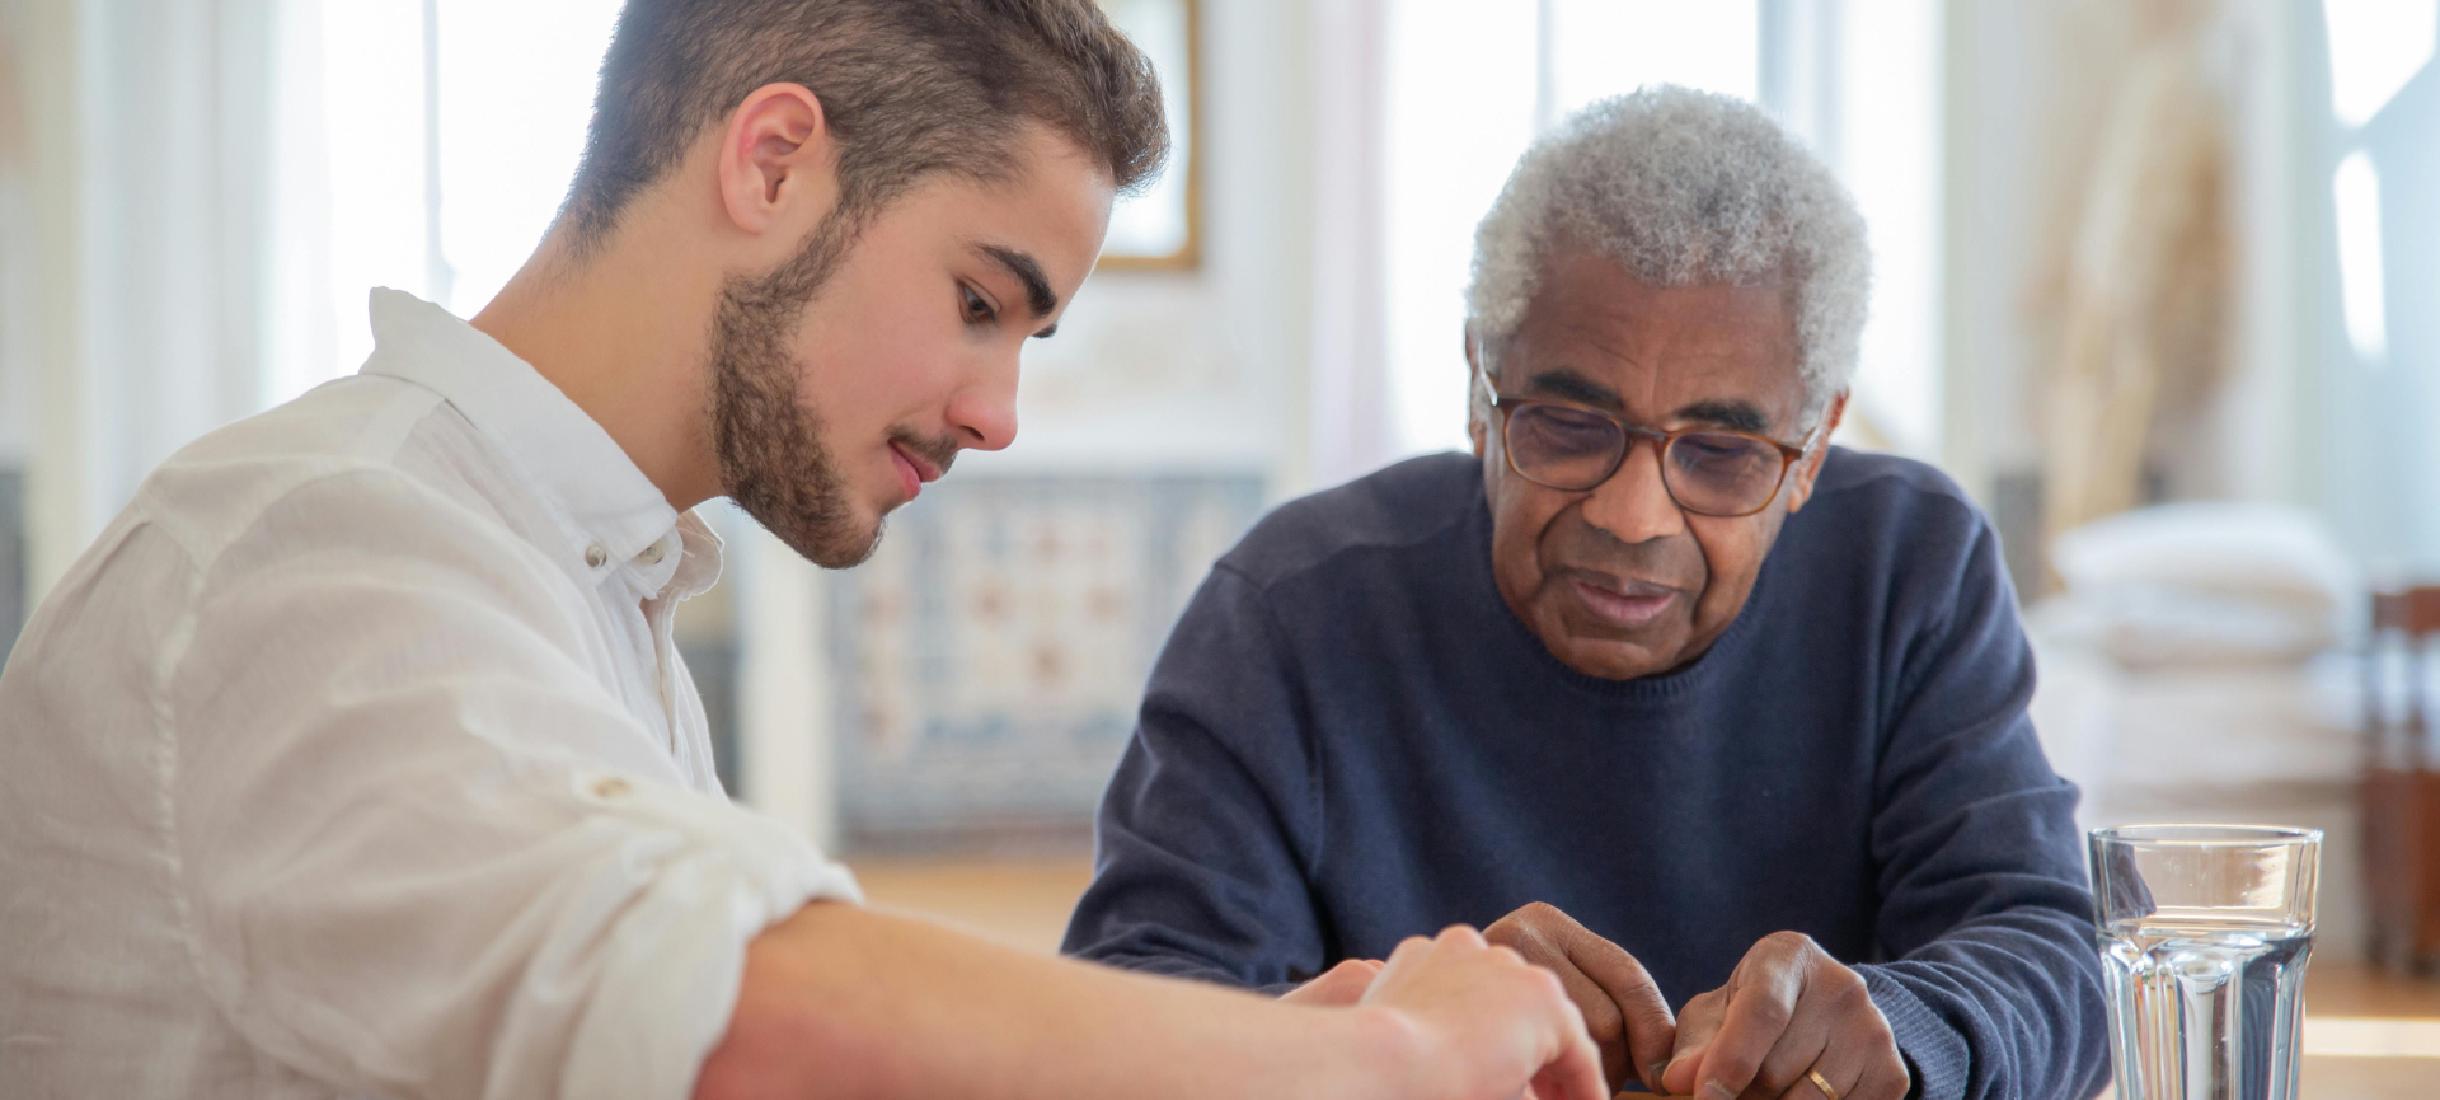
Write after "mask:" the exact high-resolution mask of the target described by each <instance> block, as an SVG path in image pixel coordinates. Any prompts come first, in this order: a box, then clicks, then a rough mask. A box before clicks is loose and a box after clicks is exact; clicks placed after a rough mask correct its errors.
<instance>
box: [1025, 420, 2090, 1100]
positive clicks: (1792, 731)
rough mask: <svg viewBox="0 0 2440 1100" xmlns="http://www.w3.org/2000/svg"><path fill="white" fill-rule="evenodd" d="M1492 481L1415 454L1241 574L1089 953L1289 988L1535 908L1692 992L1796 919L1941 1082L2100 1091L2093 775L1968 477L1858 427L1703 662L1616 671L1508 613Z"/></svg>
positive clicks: (1224, 604)
mask: <svg viewBox="0 0 2440 1100" xmlns="http://www.w3.org/2000/svg"><path fill="white" fill-rule="evenodd" d="M1481 476H1482V475H1481V466H1480V465H1479V463H1478V462H1477V461H1476V460H1475V459H1473V458H1472V457H1470V456H1465V455H1434V456H1429V457H1425V458H1419V459H1414V460H1411V461H1408V462H1405V463H1402V464H1399V465H1397V466H1393V467H1391V468H1389V469H1386V470H1383V471H1381V472H1379V473H1376V474H1373V475H1371V476H1369V477H1365V478H1363V479H1361V480H1358V481H1355V482H1353V483H1350V484H1348V485H1345V486H1341V487H1339V488H1336V489H1332V490H1329V491H1327V492H1323V493H1320V494H1317V495H1314V496H1311V497H1307V498H1305V499H1303V500H1299V501H1296V502H1294V503H1291V504H1289V505H1287V506H1285V507H1282V508H1280V509H1279V510H1278V511H1277V512H1275V513H1273V514H1272V515H1271V516H1269V517H1268V518H1266V519H1265V520H1264V521H1263V522H1262V523H1261V524H1260V525H1259V526H1257V527H1256V528H1255V529H1254V531H1253V532H1252V533H1251V534H1249V535H1247V536H1246V538H1245V540H1244V541H1243V542H1242V543H1240V544H1239V545H1238V546H1237V547H1236V548H1235V549H1233V550H1231V551H1230V552H1229V553H1228V554H1227V556H1225V557H1224V558H1222V559H1221V560H1220V562H1219V563H1218V564H1217V565H1216V566H1214V568H1213V569H1212V572H1211V575H1210V577H1209V578H1207V579H1206V580H1205V582H1204V584H1203V586H1202V588H1201V589H1200V590H1199V591H1198V592H1197V594H1196V595H1195V597H1194V600H1193V602H1192V604H1191V605H1190V606H1189V607H1188V608H1187V611H1186V613H1185V616H1184V617H1183V618H1182V619H1181V620H1180V622H1179V623H1178V626H1177V629H1176V631H1175V633H1174V634H1173V635H1172V636H1171V638H1170V640H1169V643H1168V645H1167V647H1166V648H1165V649H1164V651H1163V652H1162V654H1161V657H1160V660H1159V663H1158V664H1157V666H1156V667H1155V669H1154V671H1153V674H1152V681H1151V685H1150V688H1149V690H1148V692H1147V695H1146V698H1145V700H1144V707H1143V712H1142V716H1141V720H1140V724H1139V727H1138V729H1137V732H1136V735H1135V738H1134V740H1133V742H1132V743H1131V744H1130V745H1129V746H1128V748H1127V752H1126V755H1125V758H1124V759H1123V760H1122V761H1121V763H1120V765H1119V769H1118V772H1117V775H1116V776H1115V777H1114V778H1113V779H1112V781H1111V784H1110V789H1109V793H1108V795H1107V797H1106V799H1105V801H1104V803H1103V805H1102V810H1101V817H1100V823H1099V835H1098V841H1097V844H1096V848H1097V852H1096V869H1095V874H1094V879H1093V884H1092V886H1091V888H1090V889H1088V890H1087V891H1086V893H1085V895H1084V898H1083V900H1082V901H1081V902H1080V903H1079V904H1078V907H1077V910H1076V913H1075V917H1074V920H1073V922H1072V923H1071V924H1070V926H1069V928H1068V934H1067V942H1066V950H1067V951H1068V952H1069V953H1071V954H1075V955H1080V956H1083V957H1086V958H1092V959H1098V960H1101V961H1104V962H1108V963H1112V964H1116V965H1120V966H1126V967H1131V968H1136V969H1141V970H1147V971H1155V972H1159V973H1166V974H1173V975H1181V976H1189V977H1199V978H1206V979H1210V980H1215V981H1220V982H1226V983H1230V984H1236V985H1244V986H1254V987H1264V988H1279V987H1281V986H1283V985H1284V984H1285V983H1290V982H1294V981H1297V980H1300V979H1303V978H1306V977H1309V976H1311V975H1313V974H1315V973H1317V972H1319V971H1321V970H1323V969H1325V968H1327V967H1328V966H1329V965H1331V964H1332V963H1334V962H1336V961H1338V960H1340V959H1344V958H1350V957H1358V958H1380V957H1383V956H1385V955H1387V954H1388V953H1389V951H1390V949H1391V948H1392V947H1394V946H1395V945H1396V944H1397V942H1398V941H1399V940H1400V939H1401V938H1403V937H1406V936H1410V935H1417V934H1429V933H1432V932H1435V931H1437V930H1439V929H1440V928H1442V927H1444V926H1446V925H1448V924H1451V923H1455V922H1465V923H1469V924H1473V925H1476V926H1478V927H1479V926H1482V925H1487V924H1489V923H1491V922H1492V921H1494V920H1497V919H1499V918H1500V917H1501V916H1503V915H1506V914H1507V913H1509V912H1510V911H1512V910H1515V909H1516V908H1518V907H1519V906H1522V905H1524V904H1526V903H1528V902H1533V901H1545V902H1549V903H1551V904H1553V905H1556V906H1558V907H1559V908H1560V909H1562V910H1565V911H1566V912H1567V913H1568V914H1569V915H1571V916H1573V917H1575V918H1576V919H1577V920H1579V921H1582V922H1583V923H1584V924H1585V925H1586V926H1587V927H1589V928H1590V929H1591V930H1592V931H1594V932H1596V933H1598V934H1600V935H1602V936H1605V937H1607V938H1609V939H1610V940H1612V941H1615V942H1616V943H1618V944H1619V945H1621V946H1623V947H1624V948H1626V949H1627V950H1628V951H1629V952H1631V953H1632V954H1634V955H1635V957H1636V958H1637V959H1639V960H1640V961H1642V962H1643V964H1644V965H1645V967H1647V968H1648V969H1649V970H1650V971H1651V973H1652V975H1653V978H1654V979H1655V980H1656V981H1658V982H1659V984H1660V987H1661V991H1662V992H1663V994H1665V995H1666V996H1667V997H1668V999H1669V1001H1670V1002H1671V1004H1672V1005H1676V1006H1683V1005H1684V1003H1685V1002H1686V1000H1687V999H1688V998H1690V997H1692V996H1694V995H1695V994H1697V993H1701V992H1704V991H1706V990H1710V989H1713V988H1716V987H1718V986H1719V985H1721V984H1722V983H1724V982H1725V981H1726V980H1727V978H1728V975H1729V971H1730V969H1731V968H1733V967H1734V966H1735V965H1736V963H1737V961H1738V960H1739V959H1740V958H1742V957H1743V956H1744V954H1745V952H1746V951H1747V949H1749V948H1751V947H1752V946H1753V945H1754V943H1755V941H1757V940H1759V939H1761V938H1762V937H1763V936H1765V935H1768V934H1769V933H1772V932H1775V931H1780V930H1783V929H1793V930H1795V931H1799V932H1803V933H1805V934H1807V935H1810V936H1812V937H1813V938H1814V940H1816V941H1818V942H1819V943H1820V944H1821V945H1822V947H1823V948H1824V949H1825V950H1827V951H1829V952H1830V953H1832V954H1833V955H1835V956H1837V957H1838V958H1839V959H1840V960H1842V961H1844V962H1846V963H1849V964H1850V965H1856V966H1857V967H1858V969H1859V970H1861V971H1862V972H1863V974H1864V976H1865V979H1866V982H1867V983H1868V985H1869V987H1870V989H1871V993H1872V996H1873V999H1874V1002H1875V1003H1876V1004H1877V1005H1878V1006H1879V1007H1880V1009H1881V1012H1882V1013H1883V1014H1884V1015H1885V1016H1886V1017H1887V1018H1888V1020H1889V1022H1890V1025H1891V1027H1892V1028H1893V1030H1894V1031H1895V1032H1896V1035H1897V1038H1898V1044H1899V1047H1900V1049H1901V1051H1902V1052H1903V1053H1904V1054H1905V1055H1906V1057H1907V1060H1908V1061H1909V1062H1910V1063H1911V1064H1912V1066H1913V1067H1914V1068H1915V1071H1916V1077H1917V1087H1918V1092H1919V1094H1920V1095H1922V1096H1925V1097H1930V1098H1935V1100H1945V1098H1951V1097H1976V1098H1983V1097H1989V1098H1994V1100H1997V1098H2016V1097H2024V1098H2043V1097H2059V1098H2064V1097H2083V1096H2089V1095H2091V1094H2092V1093H2093V1092H2094V1091H2096V1090H2097V1089H2098V1088H2099V1086H2100V1085H2101V1083H2102V1078H2103V1076H2104V1075H2105V1073H2106V1070H2107V1048H2106V1039H2105V1027H2106V1025H2105V1022H2104V1016H2103V1002H2102V991H2101V973H2100V966H2099V959H2098V956H2097V953H2096V947H2095V943H2094V927H2093V919H2092V902H2091V898H2090V895H2089V893H2088V891H2087V890H2086V888H2085V886H2084V871H2083V862H2082V855H2081V852H2082V843H2081V840H2080V838H2079V836H2078V835H2077V832H2076V829H2075V825H2074V820H2073V816H2072V815H2073V809H2074V806H2075V800H2076V793H2075V788H2074V787H2072V786H2071V785H2069V784H2068V783H2067V782H2066V781H2064V780H2062V779H2060V778H2059V777H2058V775H2057V774H2056V773H2054V772H2053V771H2052V770H2051V768H2050V765H2049V763H2048V762H2047V761H2046V760H2045V759H2044V757H2043V755H2042V749H2041V746H2040V745H2039V744H2038V743H2037V742H2036V740H2035V738H2034V732H2033V726H2032V723H2031V722H2030V721H2029V720H2028V719H2027V717H2026V703H2027V701H2028V699H2029V698H2030V696H2031V693H2032V691H2033V661H2032V655H2031V653H2030V652H2029V650H2028V648H2027V645H2026V641H2025V637H2024V633H2023V630H2022V628H2021V627H2020V626H2019V624H2018V621H2017V614H2016V603H2015V594H2014V592H2013V591H2012V590H2011V589H2010V587H2009V584H2008V580H2007V577H2006V575H2005V574H2004V573H2003V572H2002V570H2001V565H2000V555H1999V548H1998V545H1997V541H1996V538H1995V537H1994V535H1993V534H1992V531H1991V528H1990V526H1989V524H1988V523H1987V522H1986V521H1985V520H1984V519H1983V517H1982V515H1981V514H1980V513H1979V512H1978V511H1977V510H1976V509H1975V508H1974V506H1973V505H1972V504H1971V503H1970V502H1968V501H1967V500H1966V499H1965V497H1964V496H1963V495H1962V494H1961V493H1960V492H1959V490H1958V489H1957V488H1956V486H1955V485H1954V484H1952V483H1951V482H1949V481H1948V480H1947V479H1946V478H1945V477H1943V476H1941V475H1940V474H1939V473H1937V472H1935V471H1933V470H1931V469H1930V468H1928V467H1925V466H1922V465H1920V464H1917V463H1913V462H1908V461H1906V460H1903V459H1897V458H1890V457H1885V456H1879V455H1870V454H1863V453H1857V452H1850V451H1844V450H1834V451H1833V452H1832V453H1831V455H1830V456H1829V458H1828V460H1827V461H1826V463H1825V465H1824V467H1823V470H1822V474H1821V479H1820V483H1819V486H1818V489H1817V491H1816V493H1815V495H1814V497H1813V499H1812V501H1811V502H1810V503H1809V504H1808V505H1807V506H1806V507H1805V508H1804V509H1803V510H1801V511H1799V512H1798V513H1796V514H1795V515H1794V516H1791V517H1790V518H1789V520H1788V523H1787V525H1786V527H1785V528H1784V529H1783V532H1782V534H1781V536H1780V539H1779V542H1778V544H1777V545H1776V546H1775V547H1774V548H1773V549H1772V550H1771V553H1770V556H1769V558H1768V559H1766V561H1765V562H1764V564H1763V567H1762V571H1761V574H1760V576H1759V578H1758V579H1757V581H1756V583H1755V587H1754V590H1753V595H1752V597H1751V599H1750V601H1749V602H1748V603H1747V605H1746V607H1745V609H1744V611H1743V612H1742V613H1741V614H1740V615H1739V616H1738V618H1737V620H1736V621H1735V622H1734V623H1732V624H1731V625H1730V626H1729V628H1728V629H1727V630H1726V631H1725V632H1723V633H1722V634H1721V636H1720V638H1719V639H1718V641H1717V642H1715V643H1714V644H1713V646H1712V648H1711V650H1710V651H1709V652H1708V653H1706V654H1705V655H1704V656H1703V657H1702V658H1700V659H1699V660H1697V661H1695V662H1694V663H1692V664H1691V665H1688V666H1686V667H1684V668H1681V669H1678V670H1676V671H1674V672H1671V673H1668V674H1666V675H1661V676H1654V677H1647V678H1643V679H1638V680H1625V681H1611V680H1602V679H1597V678H1593V677H1589V676H1585V675H1583V674H1581V673H1578V672H1576V671H1574V670H1573V669H1570V668H1568V667H1567V666H1566V665H1564V664H1561V663H1560V662H1559V661H1558V660H1557V659H1556V658H1554V657H1552V656H1551V655H1550V653H1549V651H1548V650H1546V649H1545V648H1543V646H1542V643H1541V642H1540V640H1539V639H1537V638H1536V637H1535V636H1534V635H1533V634H1532V633H1531V632H1530V631H1529V630H1528V629H1527V628H1526V627H1525V625H1524V624H1523V623H1521V622H1519V621H1518V620H1517V618H1516V617H1515V615H1514V614H1512V613H1511V612H1510V611H1509V609H1508V607H1507V605H1506V604H1505V603H1504V602H1502V600H1501V599H1500V596H1499V594H1498V591H1497V589H1495V588H1494V587H1493V583H1492V577H1491V567H1490V545H1491V532H1490V517H1489V513H1488V510H1487V509H1486V506H1485V503H1484V498H1483V489H1482V482H1481Z"/></svg>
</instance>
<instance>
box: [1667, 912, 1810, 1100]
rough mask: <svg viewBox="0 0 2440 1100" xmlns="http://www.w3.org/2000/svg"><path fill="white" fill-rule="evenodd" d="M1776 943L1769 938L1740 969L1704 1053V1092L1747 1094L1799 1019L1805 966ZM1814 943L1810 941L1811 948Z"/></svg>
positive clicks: (1755, 948)
mask: <svg viewBox="0 0 2440 1100" xmlns="http://www.w3.org/2000/svg"><path fill="white" fill-rule="evenodd" d="M1774 939H1775V937H1766V938H1765V939H1764V940H1763V941H1762V942H1761V943H1758V944H1756V945H1754V949H1753V950H1752V951H1749V952H1747V953H1746V957H1745V961H1744V962H1741V963H1739V964H1737V972H1736V974H1735V975H1734V976H1732V977H1731V979H1730V985H1729V994H1728V1004H1727V1006H1726V1008H1725V1009H1724V1010H1723V1011H1722V1013H1721V1019H1720V1030H1719V1032H1718V1033H1717V1034H1715V1035H1713V1036H1712V1040H1711V1043H1710V1045H1709V1047H1708V1048H1707V1049H1706V1050H1705V1051H1704V1052H1703V1068H1702V1070H1701V1071H1700V1072H1699V1073H1698V1074H1697V1075H1696V1076H1697V1077H1698V1079H1699V1080H1700V1081H1701V1082H1702V1087H1704V1088H1707V1089H1708V1088H1711V1087H1712V1086H1713V1085H1714V1084H1717V1085H1718V1086H1719V1087H1720V1088H1721V1089H1723V1090H1725V1091H1726V1092H1727V1094H1728V1095H1730V1096H1736V1095H1738V1094H1740V1093H1743V1092H1744V1091H1745V1090H1746V1088H1747V1086H1749V1085H1752V1084H1753V1083H1754V1078H1755V1077H1756V1076H1758V1075H1759V1074H1760V1073H1761V1072H1762V1061H1763V1059H1764V1058H1765V1057H1767V1056H1768V1055H1769V1054H1770V1052H1771V1048H1772V1047H1775V1046H1777V1045H1779V1040H1780V1037H1781V1036H1783V1035H1785V1034H1786V1033H1787V1029H1788V1025H1789V1024H1790V1023H1791V1022H1793V1021H1794V1020H1795V1018H1796V1003H1797V1001H1798V999H1800V998H1801V997H1802V996H1803V995H1804V975H1805V967H1804V966H1803V965H1802V962H1801V960H1800V959H1799V958H1797V957H1794V956H1793V955H1792V953H1791V951H1790V949H1789V947H1788V945H1787V944H1785V943H1784V942H1774ZM1811 942H1812V941H1810V940H1806V941H1805V943H1806V944H1807V945H1808V946H1809V945H1810V944H1811Z"/></svg>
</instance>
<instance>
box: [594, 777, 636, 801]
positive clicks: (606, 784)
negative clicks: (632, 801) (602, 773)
mask: <svg viewBox="0 0 2440 1100" xmlns="http://www.w3.org/2000/svg"><path fill="white" fill-rule="evenodd" d="M632 789H633V788H631V787H629V786H628V785H627V781H626V780H624V779H620V778H619V777H617V776H610V777H609V778H606V779H596V780H594V781H593V794H594V797H596V798H624V797H626V796H627V792H628V791H629V790H632Z"/></svg>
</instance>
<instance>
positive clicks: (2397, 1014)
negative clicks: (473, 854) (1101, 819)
mask: <svg viewBox="0 0 2440 1100" xmlns="http://www.w3.org/2000/svg"><path fill="white" fill-rule="evenodd" d="M850 863H851V865H852V866H854V867H855V869H856V877H857V879H858V880H859V881H861V882H862V883H863V884H864V891H865V894H866V896H867V897H868V898H870V899H871V901H872V902H873V904H875V905H880V906H885V907H888V908H892V909H898V910H902V911H905V912H911V913H917V914H920V915H922V916H925V917H927V918H930V919H933V920H938V921H941V922H944V923H947V924H951V925H955V926H957V927H960V928H964V929H966V930H968V931H970V932H974V933H976V934H978V935H981V936H984V937H986V938H989V939H993V940H997V941H999V942H1001V943H1004V944H1007V945H1009V946H1011V947H1017V948H1022V949H1025V950H1028V951H1041V952H1045V953H1047V952H1051V951H1056V950H1058V947H1059V937H1060V934H1061V933H1062V932H1063V931H1064V930H1065V929H1066V927H1067V917H1068V911H1069V910H1070V909H1072V908H1074V906H1075V904H1076V898H1077V896H1078V895H1080V894H1082V893H1084V887H1085V883H1086V882H1087V881H1088V880H1089V879H1090V878H1091V877H1092V868H1091V866H1090V865H1089V864H1088V863H1087V862H1086V861H1085V860H1083V859H1080V858H1052V859H1032V860H945V861H941V860H926V861H915V860H851V861H850ZM2304 1048H2305V1060H2304V1096H2305V1097H2306V1098H2307V1100H2389V1098H2393V1097H2394V1098H2397V1100H2408V1098H2414V1100H2427V1098H2440V982H2433V981H2418V980H2412V979H2407V978H2402V977H2397V976H2393V975H2388V974H2382V973H2378V972H2375V971H2373V970H2371V969H2370V968H2368V967H2365V966H2363V965H2361V964H2352V963H2344V962H2338V961H2334V960H2321V961H2317V962H2315V963H2314V964H2313V970H2312V975H2311V977H2309V978H2308V979H2306V982H2305V1022H2304ZM2104 1095H2105V1096H2106V1095H2107V1093H2104Z"/></svg>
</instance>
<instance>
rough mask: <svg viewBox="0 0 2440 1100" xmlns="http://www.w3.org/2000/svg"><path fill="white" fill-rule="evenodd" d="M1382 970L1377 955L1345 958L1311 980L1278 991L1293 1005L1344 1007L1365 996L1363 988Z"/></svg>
mask: <svg viewBox="0 0 2440 1100" xmlns="http://www.w3.org/2000/svg"><path fill="white" fill-rule="evenodd" d="M1380 973H1381V961H1380V960H1378V959H1346V960H1343V961H1341V962H1340V963H1339V965H1337V966H1334V967H1331V968H1330V969H1328V970H1325V971H1322V972H1321V973H1320V974H1318V975H1315V976H1314V979H1313V980H1312V981H1309V982H1306V983H1305V984H1303V985H1300V986H1297V987H1296V988H1294V989H1291V990H1289V991H1287V992H1286V993H1282V994H1280V995H1279V999H1280V1000H1281V1001H1282V1002H1284V1003H1286V1004H1292V1005H1307V1006H1311V1007H1316V1008H1345V1007H1347V1006H1348V1005H1351V1004H1354V1003H1356V1002H1357V1001H1361V1000H1363V999H1364V991H1365V990H1367V989H1370V988H1372V981H1373V978H1374V977H1375V976H1376V975H1378V974H1380Z"/></svg>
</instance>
